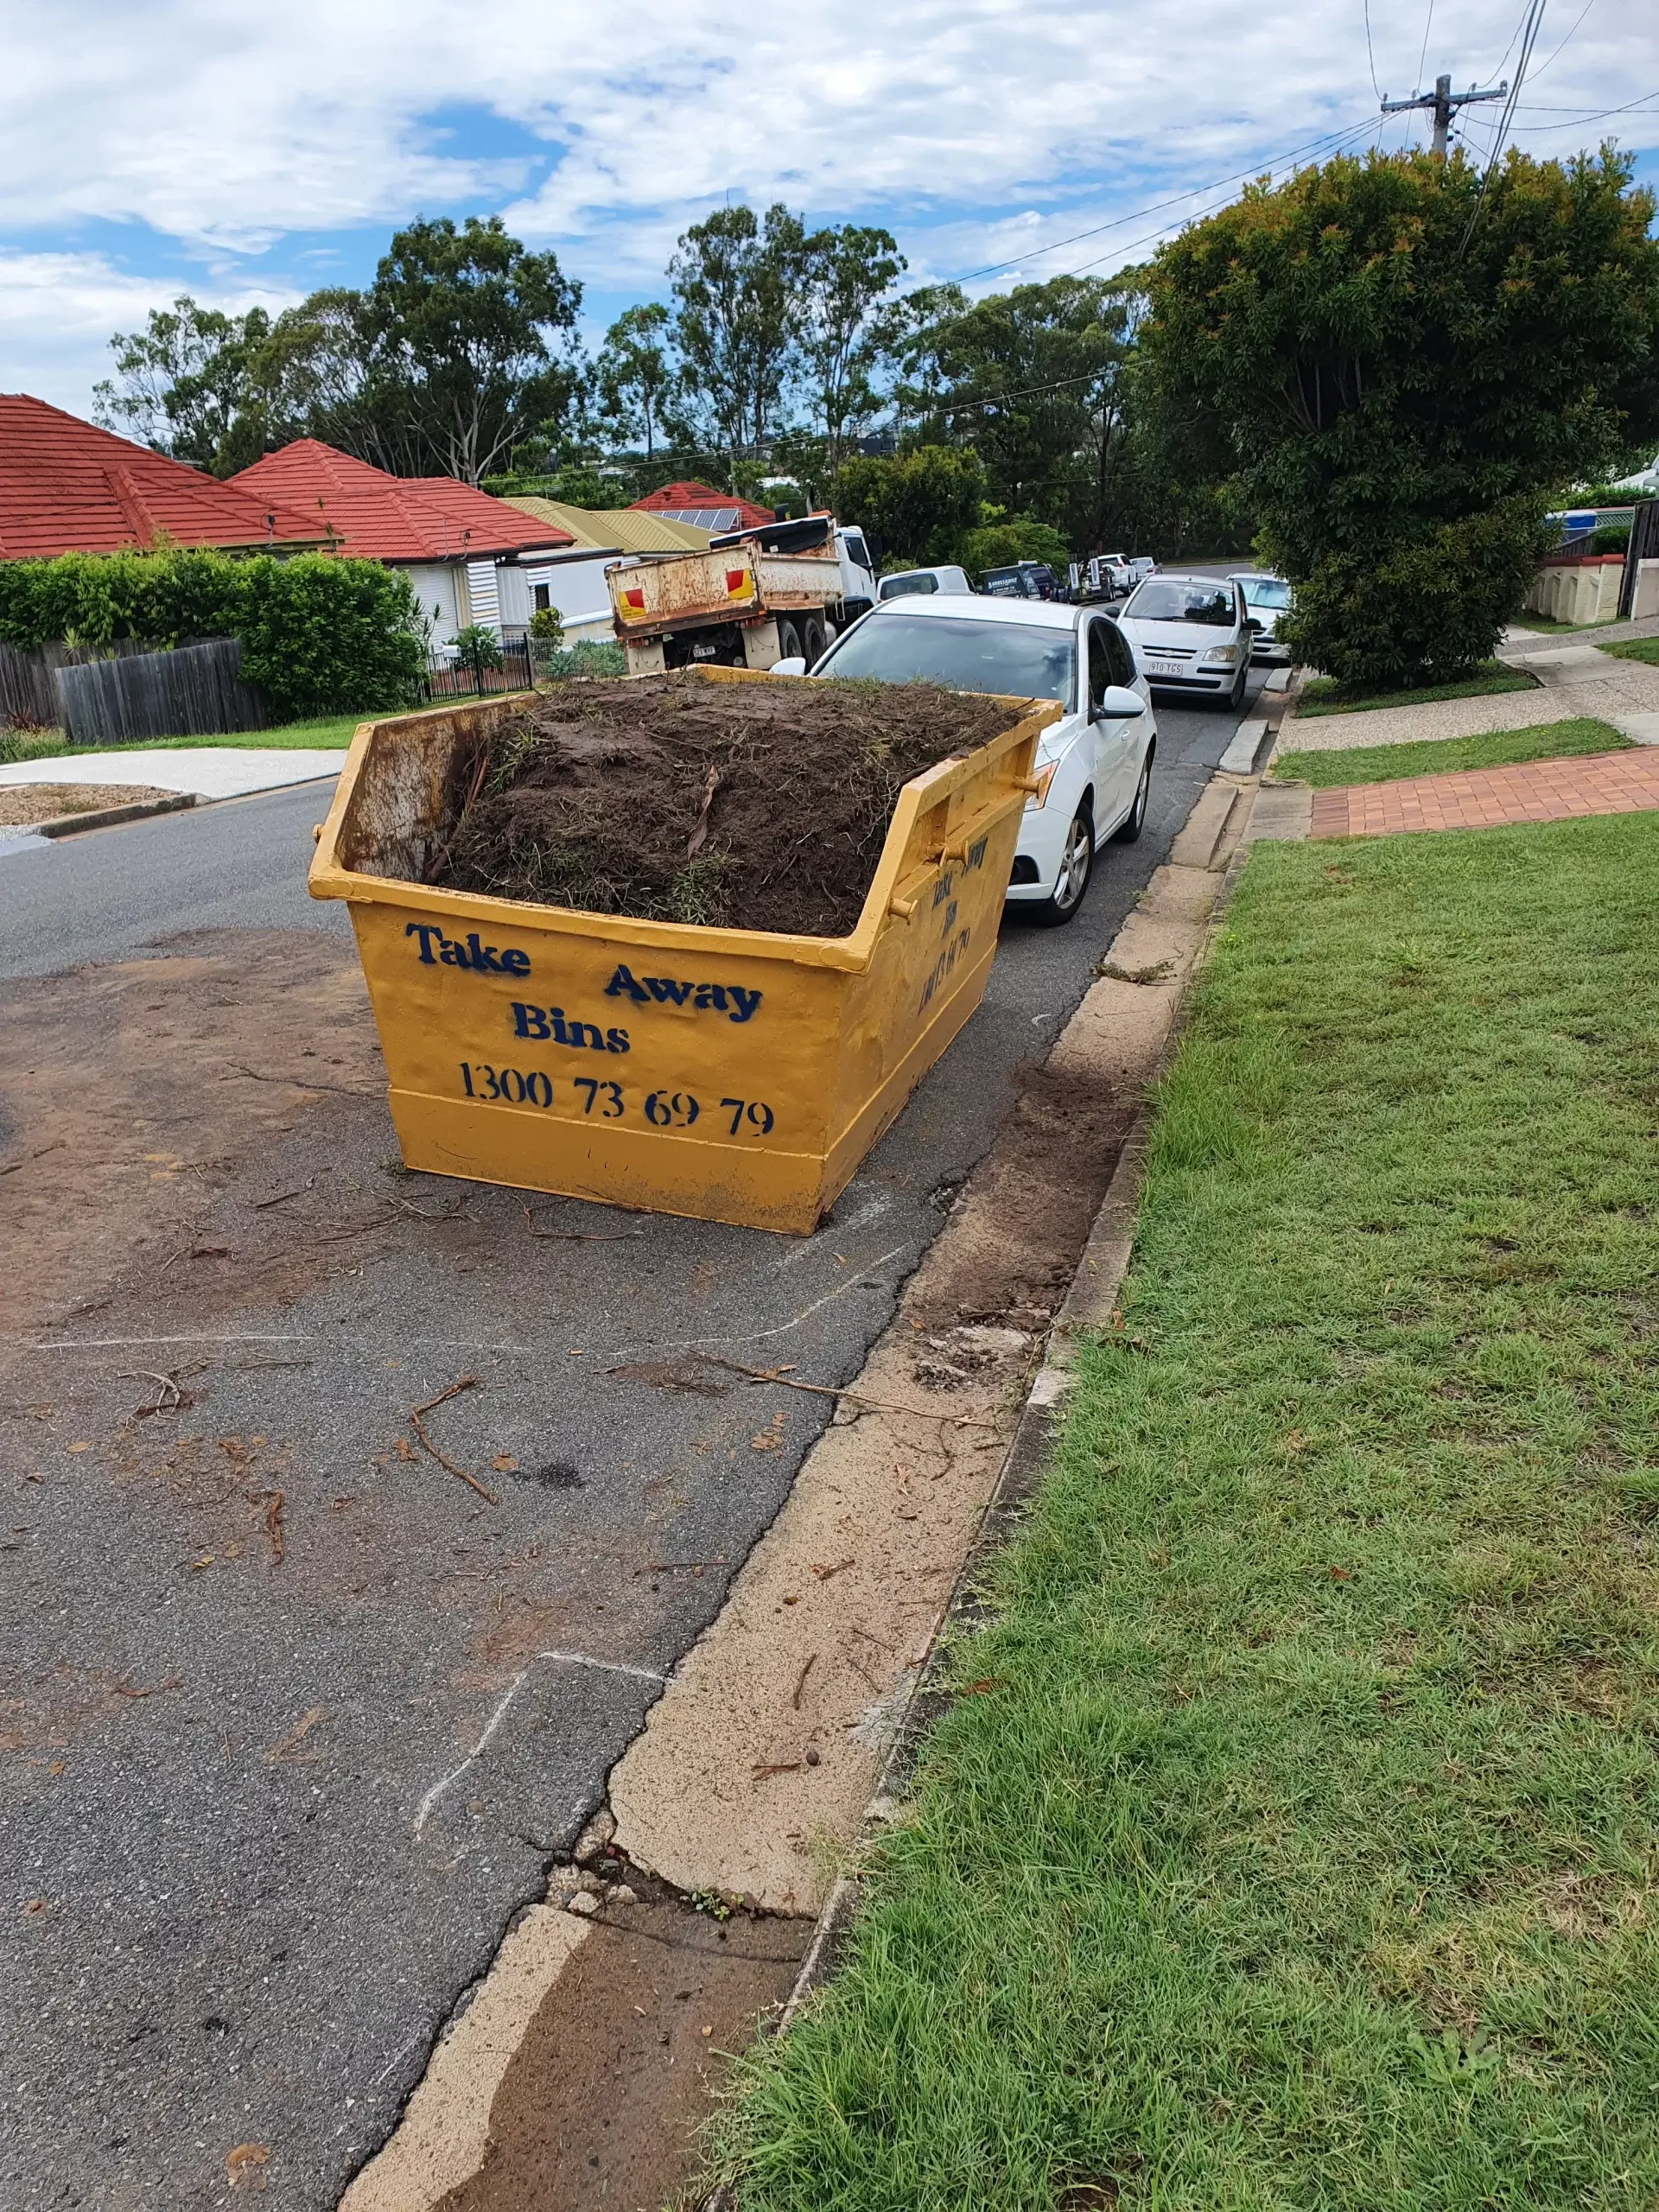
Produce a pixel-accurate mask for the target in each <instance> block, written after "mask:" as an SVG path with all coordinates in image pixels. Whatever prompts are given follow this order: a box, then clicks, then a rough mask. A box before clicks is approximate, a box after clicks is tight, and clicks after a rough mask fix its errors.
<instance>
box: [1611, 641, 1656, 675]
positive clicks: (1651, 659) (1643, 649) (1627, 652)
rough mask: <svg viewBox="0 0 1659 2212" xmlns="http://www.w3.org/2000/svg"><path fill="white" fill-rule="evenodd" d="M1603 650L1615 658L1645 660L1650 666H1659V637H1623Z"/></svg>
mask: <svg viewBox="0 0 1659 2212" xmlns="http://www.w3.org/2000/svg"><path fill="white" fill-rule="evenodd" d="M1601 650H1602V651H1603V652H1605V653H1611V655H1612V657H1613V658H1614V659H1615V660H1644V661H1646V662H1647V663H1648V664H1649V667H1650V668H1659V638H1621V639H1618V641H1617V643H1615V644H1613V645H1604V646H1603V647H1602V648H1601Z"/></svg>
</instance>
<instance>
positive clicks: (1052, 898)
mask: <svg viewBox="0 0 1659 2212" xmlns="http://www.w3.org/2000/svg"><path fill="white" fill-rule="evenodd" d="M1094 871H1095V825H1094V823H1093V822H1092V820H1091V819H1090V814H1089V810H1088V808H1087V807H1086V806H1080V807H1079V808H1078V809H1077V813H1076V814H1075V815H1074V816H1073V817H1072V819H1071V828H1070V829H1068V830H1067V831H1066V833H1065V853H1064V854H1063V855H1062V856H1061V860H1060V872H1059V874H1058V877H1057V878H1056V880H1055V884H1054V888H1053V890H1052V893H1050V894H1049V896H1048V897H1047V898H1046V899H1044V901H1043V903H1042V905H1041V906H1039V907H1037V908H1035V909H1034V911H1033V919H1034V920H1036V921H1039V922H1046V923H1049V924H1053V923H1056V922H1069V921H1070V920H1071V917H1072V916H1073V915H1074V914H1075V913H1076V912H1077V909H1078V907H1079V906H1082V904H1083V894H1084V892H1085V891H1087V889H1088V888H1089V879H1090V876H1091V875H1092V874H1094Z"/></svg>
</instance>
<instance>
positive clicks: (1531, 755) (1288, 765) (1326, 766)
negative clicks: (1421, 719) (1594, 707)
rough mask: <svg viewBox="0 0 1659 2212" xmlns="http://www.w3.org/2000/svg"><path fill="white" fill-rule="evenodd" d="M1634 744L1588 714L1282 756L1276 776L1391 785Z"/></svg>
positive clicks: (1318, 781) (1316, 781)
mask: <svg viewBox="0 0 1659 2212" xmlns="http://www.w3.org/2000/svg"><path fill="white" fill-rule="evenodd" d="M1629 749H1630V739H1629V738H1628V737H1624V736H1622V735H1621V734H1620V733H1619V732H1618V730H1616V729H1615V728H1613V726H1612V724H1611V722H1602V721H1595V720H1593V719H1592V717H1591V716H1589V715H1582V716H1579V717H1576V718H1575V719H1573V721H1564V722H1546V723H1545V724H1544V726H1543V727H1542V728H1540V729H1493V730H1487V731H1485V732H1484V734H1482V735H1481V736H1478V737H1440V738H1427V739H1424V740H1421V741H1417V742H1414V743H1413V744H1410V745H1357V746H1355V747H1352V748H1351V749H1345V750H1344V751H1342V752H1340V753H1280V755H1279V756H1278V758H1277V759H1276V760H1274V764H1273V772H1274V775H1275V776H1277V777H1280V778H1281V779H1285V780H1287V781H1294V782H1297V783H1303V784H1313V785H1316V786H1318V787H1319V788H1321V789H1322V788H1324V787H1325V786H1326V785H1332V784H1388V783H1393V782H1395V780H1396V779H1398V778H1400V777H1402V776H1440V775H1446V774H1449V773H1450V772H1452V770H1453V769H1459V768H1508V767H1512V766H1515V764H1516V762H1517V761H1521V760H1566V759H1567V758H1568V757H1569V756H1570V755H1572V754H1574V753H1623V752H1627V751H1628V750H1629Z"/></svg>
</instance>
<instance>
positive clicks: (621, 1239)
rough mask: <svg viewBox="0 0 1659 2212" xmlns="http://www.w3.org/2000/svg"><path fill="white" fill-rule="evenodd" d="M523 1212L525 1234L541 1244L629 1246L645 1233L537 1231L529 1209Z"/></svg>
mask: <svg viewBox="0 0 1659 2212" xmlns="http://www.w3.org/2000/svg"><path fill="white" fill-rule="evenodd" d="M523 1211H524V1229H525V1231H526V1233H527V1234H528V1235H530V1236H533V1237H535V1238H536V1240H537V1243H543V1244H630V1243H633V1242H634V1241H635V1240H636V1239H637V1238H639V1237H641V1236H644V1235H645V1230H643V1229H537V1226H536V1217H535V1216H534V1215H533V1214H532V1213H531V1210H530V1208H529V1207H528V1206H525V1207H524V1209H523Z"/></svg>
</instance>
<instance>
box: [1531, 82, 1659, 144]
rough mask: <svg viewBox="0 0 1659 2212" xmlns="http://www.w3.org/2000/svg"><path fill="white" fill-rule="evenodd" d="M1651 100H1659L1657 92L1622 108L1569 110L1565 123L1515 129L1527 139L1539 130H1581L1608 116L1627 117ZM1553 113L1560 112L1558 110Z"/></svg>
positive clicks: (1533, 111)
mask: <svg viewBox="0 0 1659 2212" xmlns="http://www.w3.org/2000/svg"><path fill="white" fill-rule="evenodd" d="M1653 99H1659V92H1643V93H1642V94H1641V96H1640V98H1639V99H1633V100H1626V101H1625V102H1624V105H1623V106H1622V107H1599V108H1596V109H1594V110H1593V111H1591V112H1589V113H1586V112H1585V111H1583V110H1582V109H1579V108H1569V109H1567V111H1566V112H1567V115H1568V116H1569V117H1570V118H1573V120H1570V121H1568V122H1566V123H1523V124H1519V125H1518V126H1517V128H1518V129H1519V130H1524V131H1526V132H1527V133H1528V135H1529V137H1530V136H1531V135H1532V134H1533V133H1534V132H1535V131H1541V130H1583V129H1584V127H1585V125H1586V124H1587V123H1602V122H1605V119H1606V118H1607V117H1608V116H1610V115H1628V114H1629V113H1630V111H1631V109H1632V108H1645V107H1646V106H1647V104H1648V102H1649V100H1653ZM1516 112H1517V113H1518V114H1522V115H1548V114H1549V113H1550V112H1551V111H1550V110H1549V109H1548V108H1546V107H1538V108H1522V109H1518V110H1517V111H1516ZM1556 112H1558V113H1559V112H1560V111H1559V110H1557V111H1556ZM1649 112H1651V111H1649Z"/></svg>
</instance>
